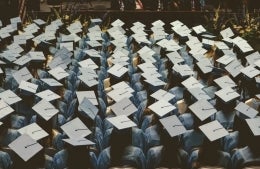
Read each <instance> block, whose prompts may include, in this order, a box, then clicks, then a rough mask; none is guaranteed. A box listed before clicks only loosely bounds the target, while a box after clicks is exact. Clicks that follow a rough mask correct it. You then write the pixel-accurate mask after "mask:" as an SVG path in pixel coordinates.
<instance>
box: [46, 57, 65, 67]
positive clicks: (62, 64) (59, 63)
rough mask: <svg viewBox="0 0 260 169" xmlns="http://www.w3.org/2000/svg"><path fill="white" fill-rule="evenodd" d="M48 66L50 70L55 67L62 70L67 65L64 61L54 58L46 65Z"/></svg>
mask: <svg viewBox="0 0 260 169" xmlns="http://www.w3.org/2000/svg"><path fill="white" fill-rule="evenodd" d="M48 66H49V68H50V69H55V68H56V67H60V68H62V69H66V68H67V64H66V62H65V60H64V59H62V58H61V57H55V58H53V59H52V60H51V62H49V63H48Z"/></svg>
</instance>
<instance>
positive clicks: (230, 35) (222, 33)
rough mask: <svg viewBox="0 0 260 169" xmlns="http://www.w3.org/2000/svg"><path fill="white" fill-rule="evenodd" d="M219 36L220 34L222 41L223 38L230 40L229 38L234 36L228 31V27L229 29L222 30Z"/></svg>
mask: <svg viewBox="0 0 260 169" xmlns="http://www.w3.org/2000/svg"><path fill="white" fill-rule="evenodd" d="M220 34H221V36H222V37H223V39H225V38H230V37H232V36H234V33H233V31H232V30H231V29H230V27H229V28H226V29H224V30H222V31H220Z"/></svg>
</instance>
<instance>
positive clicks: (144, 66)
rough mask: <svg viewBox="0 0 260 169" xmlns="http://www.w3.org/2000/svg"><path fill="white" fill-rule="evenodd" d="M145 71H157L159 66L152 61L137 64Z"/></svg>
mask: <svg viewBox="0 0 260 169" xmlns="http://www.w3.org/2000/svg"><path fill="white" fill-rule="evenodd" d="M137 66H138V67H139V68H140V69H141V70H142V71H143V72H147V71H148V72H156V71H157V68H156V67H155V66H154V65H153V64H152V63H150V62H146V63H142V64H139V65H137Z"/></svg>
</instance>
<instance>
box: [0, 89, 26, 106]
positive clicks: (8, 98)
mask: <svg viewBox="0 0 260 169" xmlns="http://www.w3.org/2000/svg"><path fill="white" fill-rule="evenodd" d="M0 98H1V99H3V100H4V101H5V103H7V104H8V105H12V104H15V103H17V102H19V101H21V100H22V99H21V98H20V97H19V96H17V95H16V94H15V93H14V92H13V91H11V90H5V91H3V92H1V93H0Z"/></svg>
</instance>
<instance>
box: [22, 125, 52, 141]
mask: <svg viewBox="0 0 260 169" xmlns="http://www.w3.org/2000/svg"><path fill="white" fill-rule="evenodd" d="M18 132H19V133H20V134H21V135H23V134H27V135H29V136H30V137H31V138H32V139H34V140H36V141H38V140H40V139H42V138H44V137H46V136H48V135H49V134H48V133H47V132H46V131H45V130H43V129H42V128H41V127H40V126H39V125H38V124H37V123H32V124H29V125H27V126H25V127H23V128H20V129H19V130H18Z"/></svg>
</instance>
